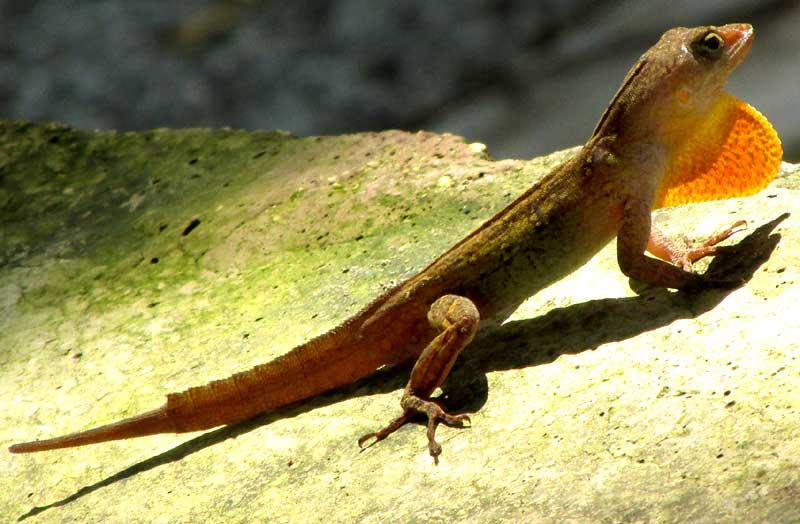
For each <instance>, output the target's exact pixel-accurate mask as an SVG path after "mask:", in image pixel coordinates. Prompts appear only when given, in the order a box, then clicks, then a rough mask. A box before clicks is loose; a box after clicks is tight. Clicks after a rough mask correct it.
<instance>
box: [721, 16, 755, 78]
mask: <svg viewBox="0 0 800 524" xmlns="http://www.w3.org/2000/svg"><path fill="white" fill-rule="evenodd" d="M718 31H719V33H720V34H721V35H722V37H723V38H724V39H725V41H726V42H728V43H729V45H730V47H729V49H728V52H727V55H728V59H729V60H730V64H731V67H732V68H733V67H736V66H738V65H739V63H740V62H741V61H742V60H743V59H744V57H745V56H747V52H748V51H750V46H752V45H753V38H754V36H755V33H754V32H753V26H751V25H750V24H728V25H725V26H722V27H720V28H719V30H718Z"/></svg>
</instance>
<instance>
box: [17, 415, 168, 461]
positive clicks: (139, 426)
mask: <svg viewBox="0 0 800 524" xmlns="http://www.w3.org/2000/svg"><path fill="white" fill-rule="evenodd" d="M172 431H175V430H174V429H173V424H172V421H171V420H170V418H169V416H168V415H167V411H166V409H165V406H163V407H161V408H159V409H154V410H152V411H148V412H146V413H142V414H141V415H136V416H135V417H130V418H126V419H124V420H120V421H117V422H112V423H111V424H106V425H105V426H99V427H96V428H92V429H89V430H86V431H81V432H79V433H71V434H69V435H64V436H63V437H55V438H50V439H46V440H35V441H33V442H23V443H21V444H14V445H13V446H11V447H9V448H8V450H9V451H10V452H11V453H32V452H34V451H47V450H49V449H59V448H71V447H73V446H84V445H86V444H95V443H97V442H106V441H109V440H118V439H123V438H130V437H140V436H144V435H154V434H156V433H169V432H172Z"/></svg>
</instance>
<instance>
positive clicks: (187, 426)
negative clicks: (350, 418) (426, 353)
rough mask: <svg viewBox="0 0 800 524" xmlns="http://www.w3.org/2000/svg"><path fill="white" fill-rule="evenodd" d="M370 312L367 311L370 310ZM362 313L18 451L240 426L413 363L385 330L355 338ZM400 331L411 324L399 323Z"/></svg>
mask: <svg viewBox="0 0 800 524" xmlns="http://www.w3.org/2000/svg"><path fill="white" fill-rule="evenodd" d="M367 312H369V310H367ZM361 320H362V319H359V318H358V317H356V318H354V319H351V320H350V321H348V322H346V323H345V324H343V325H342V326H340V327H339V328H336V329H333V330H331V331H329V332H327V333H325V334H323V335H321V336H319V337H317V338H315V339H312V340H310V341H308V342H306V343H305V344H302V345H300V346H298V347H296V348H294V349H293V350H292V351H290V352H289V353H287V354H285V355H283V356H281V357H279V358H276V359H275V360H272V361H270V362H267V363H266V364H261V365H259V366H256V367H254V368H252V369H250V370H247V371H243V372H241V373H237V374H235V375H233V376H230V377H228V378H226V379H223V380H216V381H213V382H210V383H208V384H205V385H202V386H197V387H193V388H190V389H187V390H185V391H182V392H179V393H170V394H168V395H167V402H166V404H164V405H163V406H161V407H160V408H158V409H155V410H152V411H148V412H146V413H142V414H141V415H137V416H134V417H131V418H127V419H124V420H120V421H118V422H113V423H111V424H107V425H105V426H99V427H96V428H92V429H89V430H86V431H82V432H78V433H72V434H69V435H65V436H62V437H56V438H51V439H47V440H38V441H33V442H24V443H21V444H14V445H12V446H11V447H10V448H9V451H11V452H12V453H30V452H34V451H45V450H50V449H57V448H66V447H72V446H82V445H85V444H94V443H96V442H105V441H109V440H117V439H125V438H131V437H140V436H145V435H153V434H156V433H184V432H188V431H198V430H203V429H210V428H213V427H216V426H222V425H227V424H234V423H236V422H240V421H243V420H247V419H249V418H252V417H254V416H256V415H259V414H261V413H268V412H271V411H275V410H276V409H279V408H281V407H283V406H286V405H288V404H292V403H294V402H297V401H300V400H304V399H307V398H310V397H313V396H316V395H318V394H320V393H323V392H325V391H328V390H330V389H333V388H336V387H339V386H343V385H346V384H349V383H352V382H354V381H355V380H358V379H359V378H362V377H365V376H366V375H368V374H370V373H372V372H373V371H374V370H375V369H376V368H378V367H380V366H382V365H392V364H397V363H400V362H402V361H405V360H408V354H406V353H403V352H400V353H397V352H395V351H393V350H394V349H395V348H394V344H392V342H391V340H397V339H398V337H397V336H394V337H389V338H387V337H386V336H385V332H386V331H387V330H385V329H384V330H383V331H380V332H379V331H378V330H369V331H370V333H368V334H367V335H366V336H361V335H360V336H358V337H354V336H352V331H353V330H352V325H353V324H357V323H360V322H361ZM397 324H398V325H397V326H396V329H397V330H398V333H397V334H396V335H400V336H402V334H401V333H400V331H401V330H403V329H406V327H404V326H403V325H402V323H397Z"/></svg>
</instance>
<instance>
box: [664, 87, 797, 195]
mask: <svg viewBox="0 0 800 524" xmlns="http://www.w3.org/2000/svg"><path fill="white" fill-rule="evenodd" d="M782 157H783V150H782V149H781V141H780V139H779V138H778V134H777V133H776V132H775V129H773V127H772V125H771V124H770V123H769V121H768V120H767V119H766V117H764V115H762V114H761V113H759V112H758V110H757V109H756V108H754V107H752V106H750V105H749V104H747V103H745V102H742V101H741V100H739V99H737V98H735V97H733V96H731V95H728V94H725V95H723V96H722V97H721V98H720V101H719V102H718V104H717V107H716V108H715V109H714V111H712V114H711V116H709V117H708V118H707V119H705V121H704V122H701V123H700V125H699V128H698V129H696V133H693V134H692V136H690V137H687V141H686V143H685V144H684V145H683V147H682V148H681V149H680V150H679V152H678V153H677V154H676V155H675V156H674V158H673V159H672V161H671V162H670V164H669V166H668V168H667V173H666V174H665V175H664V178H663V179H662V181H661V185H660V186H659V188H658V192H657V194H656V201H655V205H654V207H656V208H658V207H668V206H677V205H681V204H688V203H690V202H703V201H706V200H720V199H726V198H734V197H742V196H747V195H752V194H753V193H757V192H758V191H760V190H762V189H763V188H764V187H765V186H766V185H767V184H769V183H770V182H771V181H772V179H773V178H775V175H776V174H777V173H778V167H779V166H780V163H781V158H782Z"/></svg>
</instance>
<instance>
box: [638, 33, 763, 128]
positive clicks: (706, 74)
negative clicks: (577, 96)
mask: <svg viewBox="0 0 800 524" xmlns="http://www.w3.org/2000/svg"><path fill="white" fill-rule="evenodd" d="M753 36H754V33H753V27H752V26H750V25H749V24H729V25H724V26H721V27H714V26H705V27H694V28H686V27H676V28H675V29H671V30H669V31H667V32H666V33H664V35H663V36H662V37H661V39H660V40H659V41H658V43H657V44H656V45H655V46H653V47H652V48H651V49H650V50H649V51H647V53H645V54H644V56H642V60H641V61H642V63H643V65H642V69H643V71H642V73H643V76H642V80H644V81H645V82H646V83H647V84H649V85H647V86H646V87H645V92H646V91H650V93H649V94H650V96H651V97H653V98H652V99H651V102H653V101H657V102H658V103H657V104H652V103H651V104H648V105H649V107H650V109H654V110H655V111H658V112H659V113H661V114H656V115H652V117H651V118H650V120H651V121H653V120H654V119H655V120H656V121H657V122H659V123H660V125H661V126H662V128H664V129H665V130H667V131H672V132H674V133H680V134H683V133H685V132H687V131H689V130H688V129H682V127H683V126H684V125H688V126H692V125H693V121H696V120H697V119H699V118H704V116H705V115H706V113H707V112H708V111H711V110H712V109H713V108H714V106H715V105H716V103H717V102H718V101H719V97H720V95H721V93H722V91H723V89H724V87H725V83H726V82H727V80H728V76H730V74H731V72H732V71H733V70H734V69H735V68H736V66H738V65H739V64H740V63H741V62H742V60H743V59H744V57H745V56H746V55H747V52H748V51H749V50H750V46H751V45H752V43H753ZM664 112H666V113H664ZM671 127H673V128H676V129H670V128H671Z"/></svg>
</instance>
